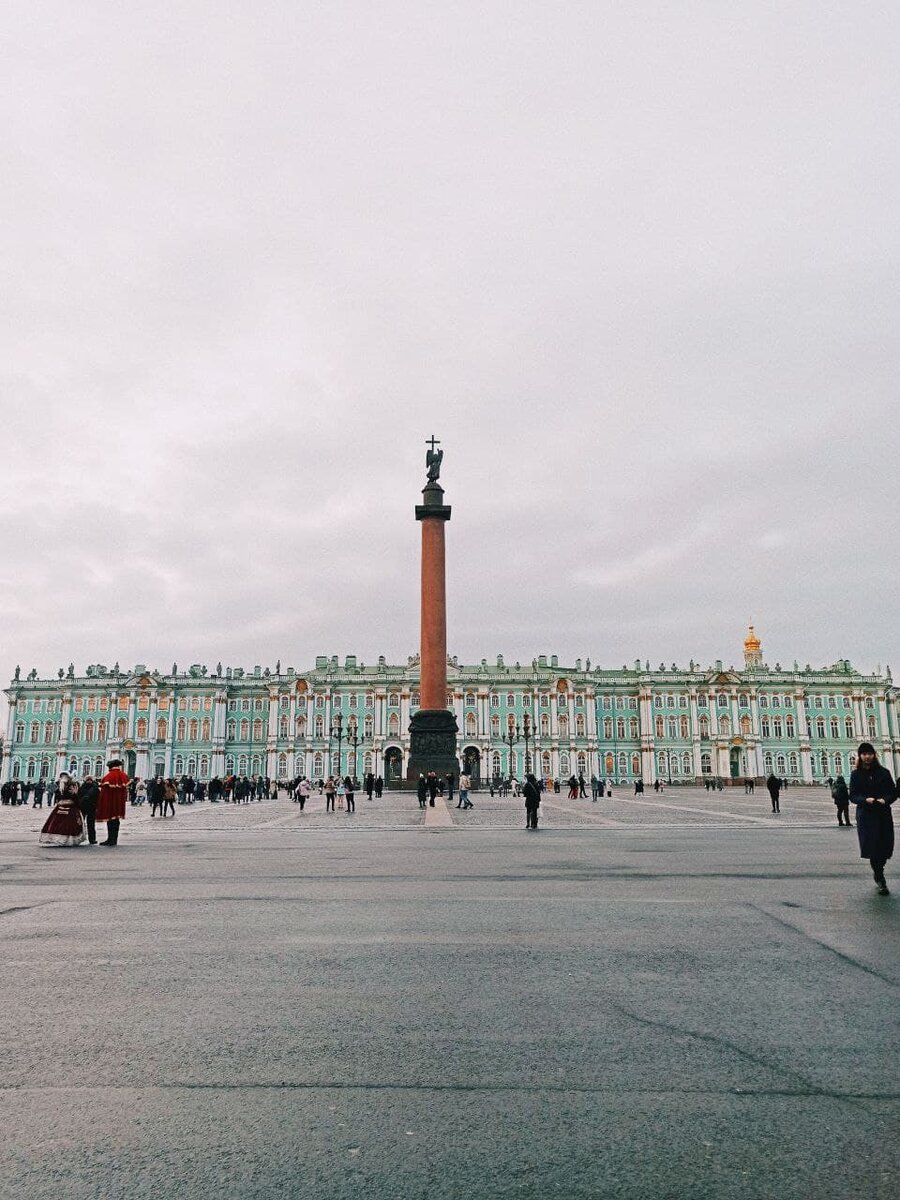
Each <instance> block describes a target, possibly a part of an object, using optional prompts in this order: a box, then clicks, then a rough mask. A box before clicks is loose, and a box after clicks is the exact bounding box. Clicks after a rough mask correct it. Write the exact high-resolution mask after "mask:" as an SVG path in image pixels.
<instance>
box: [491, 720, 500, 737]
mask: <svg viewBox="0 0 900 1200" xmlns="http://www.w3.org/2000/svg"><path fill="white" fill-rule="evenodd" d="M499 736H500V718H499V717H491V737H494V738H498V737H499Z"/></svg>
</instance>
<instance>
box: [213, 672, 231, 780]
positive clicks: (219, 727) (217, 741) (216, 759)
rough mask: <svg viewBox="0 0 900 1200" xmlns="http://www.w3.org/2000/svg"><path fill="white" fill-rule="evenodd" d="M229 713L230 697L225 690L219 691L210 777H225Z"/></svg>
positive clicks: (214, 713)
mask: <svg viewBox="0 0 900 1200" xmlns="http://www.w3.org/2000/svg"><path fill="white" fill-rule="evenodd" d="M227 713H228V697H227V693H226V692H225V690H224V689H222V690H220V691H217V692H216V695H215V699H214V700H213V744H212V761H211V764H210V777H211V778H212V777H214V776H216V775H218V776H219V778H220V779H223V778H224V777H225V724H226V720H227Z"/></svg>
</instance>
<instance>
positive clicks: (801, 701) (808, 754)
mask: <svg viewBox="0 0 900 1200" xmlns="http://www.w3.org/2000/svg"><path fill="white" fill-rule="evenodd" d="M794 703H795V706H796V709H797V732H798V733H799V734H800V774H801V776H802V777H803V782H804V783H812V777H813V771H812V751H811V749H810V745H809V718H808V716H807V715H806V693H805V692H804V691H803V689H802V688H798V689H797V691H796V692H795V693H794Z"/></svg>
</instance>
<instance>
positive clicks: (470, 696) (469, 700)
mask: <svg viewBox="0 0 900 1200" xmlns="http://www.w3.org/2000/svg"><path fill="white" fill-rule="evenodd" d="M474 707H475V693H474V692H466V708H474Z"/></svg>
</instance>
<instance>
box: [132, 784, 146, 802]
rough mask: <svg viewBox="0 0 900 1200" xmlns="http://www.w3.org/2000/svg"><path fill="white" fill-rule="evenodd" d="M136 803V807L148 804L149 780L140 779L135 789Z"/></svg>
mask: <svg viewBox="0 0 900 1200" xmlns="http://www.w3.org/2000/svg"><path fill="white" fill-rule="evenodd" d="M134 802H135V804H136V805H138V806H140V805H141V804H146V803H147V780H146V779H139V780H138V781H137V783H136V784H135V788H134Z"/></svg>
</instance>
